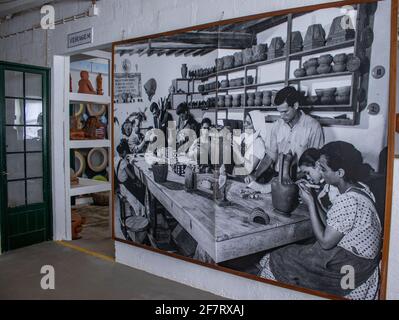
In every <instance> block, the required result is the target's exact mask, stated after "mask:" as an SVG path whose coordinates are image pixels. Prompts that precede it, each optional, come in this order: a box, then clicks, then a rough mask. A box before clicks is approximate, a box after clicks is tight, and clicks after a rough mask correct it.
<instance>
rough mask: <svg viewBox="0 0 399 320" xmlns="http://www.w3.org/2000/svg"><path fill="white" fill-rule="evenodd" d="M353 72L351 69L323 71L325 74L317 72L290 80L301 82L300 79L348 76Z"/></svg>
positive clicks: (290, 80)
mask: <svg viewBox="0 0 399 320" xmlns="http://www.w3.org/2000/svg"><path fill="white" fill-rule="evenodd" d="M352 74H353V72H350V71H344V72H330V73H323V74H315V75H313V76H306V77H300V78H291V79H288V82H299V81H306V80H313V79H322V78H334V77H346V76H351V75H352Z"/></svg>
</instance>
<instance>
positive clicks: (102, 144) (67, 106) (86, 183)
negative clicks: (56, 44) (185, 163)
mask: <svg viewBox="0 0 399 320" xmlns="http://www.w3.org/2000/svg"><path fill="white" fill-rule="evenodd" d="M90 58H100V59H104V60H106V61H107V63H108V75H107V76H108V77H109V81H108V90H105V93H110V92H111V87H110V86H111V83H112V79H111V61H112V54H111V53H109V52H103V51H99V50H96V51H92V52H90V53H87V54H86V56H85V59H90ZM68 60H69V61H68V63H67V65H66V66H65V69H66V70H70V61H71V60H76V59H74V57H70V58H69V59H68ZM65 77H66V79H65V81H64V83H65V87H64V90H65V92H66V94H65V95H64V117H65V118H64V123H65V126H64V137H65V155H64V164H65V165H64V167H65V191H66V213H67V214H66V227H67V238H70V239H71V231H70V228H71V214H70V212H71V200H72V198H73V197H76V196H81V195H87V194H92V193H97V192H109V199H110V200H109V222H110V234H111V233H112V230H111V229H112V228H111V226H112V220H111V217H112V212H111V207H112V206H111V199H112V195H111V192H112V183H111V181H107V182H105V181H98V180H93V179H88V178H82V177H79V183H78V184H76V185H71V183H70V179H71V173H70V168H71V163H70V162H71V152H72V151H74V150H79V149H92V148H106V149H107V154H108V165H107V171H108V177H112V174H113V172H112V171H111V170H112V169H111V168H112V167H111V163H112V149H111V148H112V143H111V136H112V132H111V125H110V123H111V121H112V117H111V115H112V112H111V111H112V110H111V97H110V96H109V95H95V94H82V93H76V92H69V74H66V75H65ZM90 80H91V81H92V82H93V79H90ZM74 104H96V105H105V106H106V114H107V118H108V120H107V138H106V139H92V140H89V139H85V140H71V139H70V110H71V106H72V105H74Z"/></svg>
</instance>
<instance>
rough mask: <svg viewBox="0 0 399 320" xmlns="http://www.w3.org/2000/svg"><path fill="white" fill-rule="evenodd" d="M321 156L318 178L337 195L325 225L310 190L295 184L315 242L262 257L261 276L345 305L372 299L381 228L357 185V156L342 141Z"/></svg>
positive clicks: (367, 193)
mask: <svg viewBox="0 0 399 320" xmlns="http://www.w3.org/2000/svg"><path fill="white" fill-rule="evenodd" d="M320 152H321V156H320V159H319V161H318V167H319V169H320V171H321V173H322V176H323V178H324V180H325V182H326V183H328V184H331V185H333V186H335V187H337V188H338V189H339V192H340V195H339V196H338V197H336V198H335V199H334V201H333V203H332V206H331V208H330V209H329V210H328V212H327V221H326V223H327V225H326V226H324V224H323V223H322V221H321V219H320V217H319V215H318V214H317V210H316V205H315V199H314V196H313V194H312V192H311V190H310V189H309V188H307V187H306V186H304V185H302V184H300V195H301V198H302V200H303V202H304V203H305V204H306V205H307V206H308V209H309V215H310V220H311V224H312V228H313V233H314V236H315V238H316V242H315V243H313V244H309V245H298V244H293V245H288V246H286V247H283V248H280V249H277V250H275V251H273V252H271V253H270V254H267V255H266V256H264V257H263V258H262V260H261V261H260V266H261V267H262V269H261V271H260V276H261V277H265V278H269V279H272V280H277V281H280V282H285V283H289V284H292V285H297V286H301V287H306V288H309V289H314V290H317V291H322V292H325V293H330V294H333V295H339V296H344V297H346V298H350V299H376V298H377V296H378V289H379V267H378V266H379V262H380V251H381V223H380V220H379V218H378V214H377V210H376V208H375V204H374V201H375V200H374V196H373V194H372V193H371V192H370V190H369V188H368V187H367V186H366V185H365V184H363V183H361V182H359V180H361V178H362V168H364V167H365V166H364V165H363V159H362V155H361V153H360V152H359V151H358V150H357V149H355V147H354V146H353V145H351V144H350V143H346V142H343V141H336V142H331V143H328V144H326V145H325V146H324V147H323V148H322V149H321V150H320ZM351 271H353V272H354V273H352V274H353V275H354V277H352V278H353V279H352V280H353V282H351V278H349V277H348V275H349V273H351ZM345 276H346V277H345Z"/></svg>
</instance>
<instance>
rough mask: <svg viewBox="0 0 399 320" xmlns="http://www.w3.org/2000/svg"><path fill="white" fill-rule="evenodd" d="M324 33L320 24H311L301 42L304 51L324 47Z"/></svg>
mask: <svg viewBox="0 0 399 320" xmlns="http://www.w3.org/2000/svg"><path fill="white" fill-rule="evenodd" d="M325 38H326V32H325V31H324V29H323V26H322V25H321V24H312V25H310V26H309V27H308V29H307V30H306V34H305V39H304V41H303V48H304V50H310V49H315V48H319V47H322V46H324V43H325Z"/></svg>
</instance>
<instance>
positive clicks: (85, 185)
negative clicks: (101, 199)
mask: <svg viewBox="0 0 399 320" xmlns="http://www.w3.org/2000/svg"><path fill="white" fill-rule="evenodd" d="M104 191H111V183H109V182H103V181H97V180H92V179H86V178H79V184H77V185H72V186H71V188H70V191H69V195H70V196H71V197H73V196H79V195H82V194H89V193H96V192H104Z"/></svg>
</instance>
